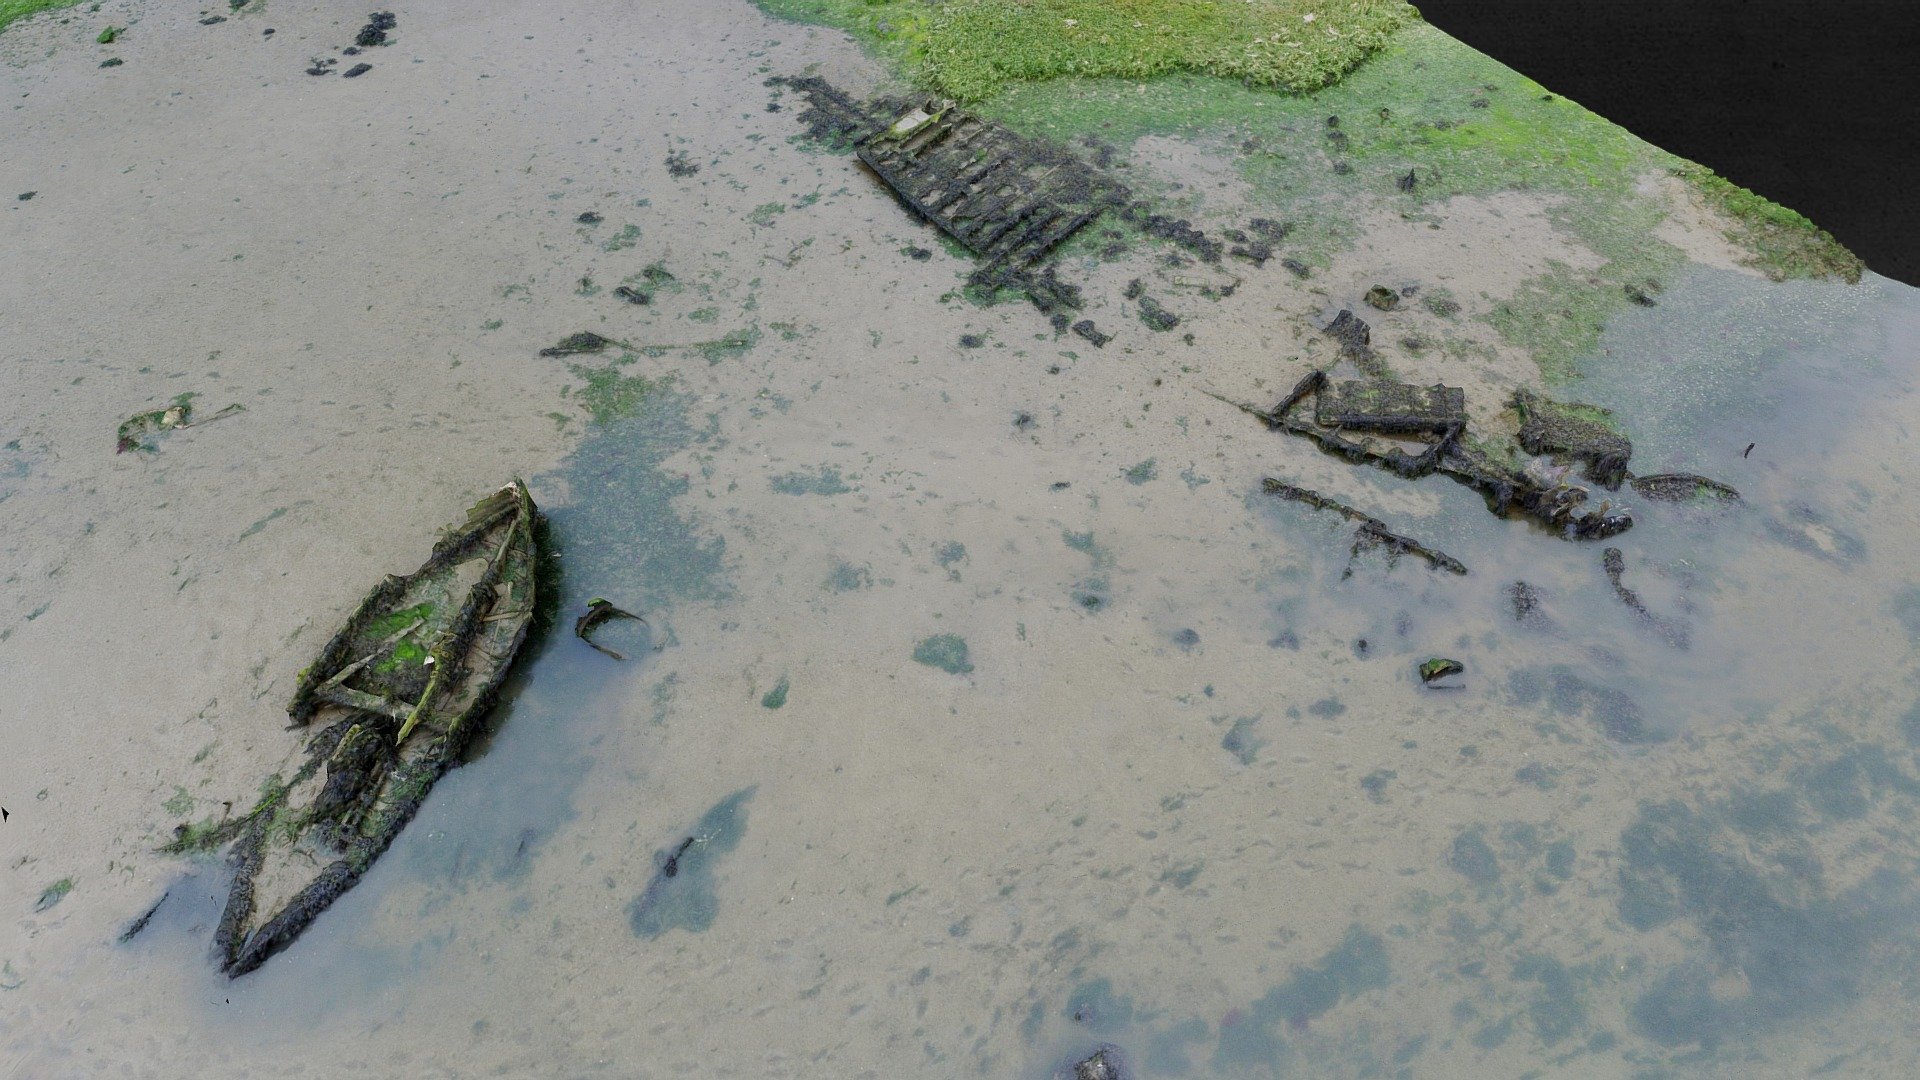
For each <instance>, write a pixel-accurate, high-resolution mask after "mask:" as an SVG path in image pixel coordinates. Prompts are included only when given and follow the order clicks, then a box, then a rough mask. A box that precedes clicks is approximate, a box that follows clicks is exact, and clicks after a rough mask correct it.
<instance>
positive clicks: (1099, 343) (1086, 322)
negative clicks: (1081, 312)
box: [1073, 319, 1113, 349]
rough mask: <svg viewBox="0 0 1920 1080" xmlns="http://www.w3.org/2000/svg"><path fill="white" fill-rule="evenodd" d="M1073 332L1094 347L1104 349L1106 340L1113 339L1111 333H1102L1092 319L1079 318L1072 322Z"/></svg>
mask: <svg viewBox="0 0 1920 1080" xmlns="http://www.w3.org/2000/svg"><path fill="white" fill-rule="evenodd" d="M1073 332H1074V333H1076V334H1079V335H1080V336H1081V337H1083V338H1086V339H1087V340H1088V341H1090V342H1092V343H1093V347H1094V348H1096V349H1104V348H1106V347H1107V342H1109V341H1112V340H1113V335H1112V334H1103V333H1101V332H1100V331H1099V329H1098V328H1096V327H1095V326H1094V325H1093V320H1092V319H1081V320H1080V321H1079V322H1077V323H1074V324H1073Z"/></svg>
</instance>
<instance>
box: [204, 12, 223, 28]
mask: <svg viewBox="0 0 1920 1080" xmlns="http://www.w3.org/2000/svg"><path fill="white" fill-rule="evenodd" d="M226 21H227V17H226V16H225V15H209V16H207V17H206V18H204V19H201V20H200V25H201V26H218V25H220V24H221V23H223V22H226Z"/></svg>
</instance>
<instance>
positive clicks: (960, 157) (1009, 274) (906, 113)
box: [768, 76, 1287, 329]
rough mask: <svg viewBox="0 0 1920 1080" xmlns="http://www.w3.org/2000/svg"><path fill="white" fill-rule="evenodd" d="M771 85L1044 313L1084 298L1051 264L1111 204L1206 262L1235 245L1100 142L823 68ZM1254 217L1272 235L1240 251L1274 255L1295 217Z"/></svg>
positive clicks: (1151, 315) (985, 275)
mask: <svg viewBox="0 0 1920 1080" xmlns="http://www.w3.org/2000/svg"><path fill="white" fill-rule="evenodd" d="M768 85H770V86H779V87H785V88H789V89H792V90H795V91H798V92H799V93H801V94H802V95H804V96H805V98H806V99H807V102H808V106H807V108H806V109H805V110H804V111H802V112H801V113H800V114H799V118H800V121H801V122H802V123H803V124H805V125H806V126H807V132H808V134H809V136H811V137H812V138H815V139H818V140H821V141H823V142H825V143H827V144H828V145H830V146H835V147H838V148H844V149H847V150H851V151H853V153H854V154H855V155H856V156H858V157H859V159H860V160H861V161H862V162H864V163H865V164H866V165H867V167H868V168H870V169H872V170H873V172H874V173H875V174H876V175H877V176H878V177H879V178H880V179H881V180H882V181H883V182H884V183H885V184H886V185H887V186H888V188H890V189H891V190H892V191H893V194H894V195H895V196H896V197H897V198H898V199H899V200H900V201H901V202H902V203H903V204H905V205H906V207H907V208H908V209H909V210H911V211H912V212H913V213H914V214H915V215H917V216H919V217H920V218H922V219H924V220H926V221H929V222H931V223H932V224H933V225H934V226H935V227H936V228H938V229H939V230H940V231H941V232H943V233H945V234H947V236H949V237H951V238H952V239H953V240H955V241H957V242H958V243H959V244H960V245H961V246H963V247H965V248H966V249H967V250H968V251H970V252H972V253H973V254H974V255H975V256H977V257H978V258H979V259H980V260H981V263H982V265H981V266H980V268H979V269H978V270H976V271H975V272H974V273H973V275H972V276H971V277H970V279H969V284H971V285H973V286H976V287H981V288H991V289H995V290H1009V291H1016V292H1024V293H1025V294H1026V295H1027V297H1028V298H1029V299H1031V300H1032V301H1033V303H1034V305H1035V306H1036V307H1038V308H1039V309H1040V311H1041V312H1042V313H1043V314H1047V315H1056V314H1058V313H1060V312H1063V311H1069V310H1079V308H1080V306H1081V298H1080V290H1079V289H1078V288H1077V287H1074V286H1070V285H1068V284H1066V283H1064V282H1062V281H1060V279H1059V277H1058V274H1057V271H1056V269H1055V267H1054V266H1052V265H1051V264H1048V265H1046V266H1045V267H1044V268H1042V264H1043V263H1045V262H1046V260H1047V258H1048V257H1049V256H1050V255H1051V254H1052V253H1053V251H1054V250H1055V249H1056V248H1058V247H1059V246H1060V245H1061V244H1062V243H1064V242H1065V241H1066V240H1067V239H1069V238H1070V237H1072V236H1074V235H1075V234H1076V233H1078V232H1080V230H1082V229H1084V228H1086V227H1087V226H1088V225H1090V224H1092V223H1093V222H1094V221H1095V220H1097V219H1099V218H1100V217H1101V216H1102V215H1105V214H1108V213H1112V214H1113V215H1115V216H1116V217H1118V218H1119V219H1121V220H1122V221H1125V222H1127V223H1128V224H1130V225H1132V226H1133V227H1134V228H1136V229H1138V230H1140V231H1141V232H1144V233H1146V234H1147V235H1149V236H1153V237H1156V238H1158V239H1161V240H1164V241H1166V242H1168V243H1171V244H1174V245H1175V246H1177V247H1180V248H1183V249H1185V250H1186V251H1188V252H1191V253H1192V254H1193V255H1194V256H1195V257H1197V258H1199V259H1200V260H1201V261H1202V262H1207V263H1218V262H1219V261H1220V259H1221V255H1222V253H1223V251H1224V247H1223V245H1222V244H1221V242H1220V241H1218V240H1215V239H1213V238H1212V237H1209V236H1207V235H1206V234H1205V233H1203V232H1201V231H1200V230H1199V229H1196V228H1194V227H1193V225H1192V224H1191V223H1190V222H1187V221H1184V220H1179V219H1176V218H1172V217H1168V216H1166V215H1163V214H1157V213H1154V211H1153V207H1152V206H1151V205H1150V204H1149V203H1146V202H1143V201H1139V200H1135V199H1133V198H1132V194H1131V192H1130V191H1129V190H1128V188H1127V187H1126V185H1124V184H1122V183H1121V182H1120V181H1119V180H1117V179H1115V178H1114V177H1113V176H1111V175H1110V174H1108V173H1107V172H1106V171H1105V166H1106V164H1107V163H1108V162H1109V161H1110V160H1111V149H1110V148H1106V147H1103V146H1099V145H1096V146H1095V147H1094V148H1095V151H1096V154H1097V158H1096V162H1095V163H1090V162H1088V161H1085V160H1083V159H1082V158H1080V157H1078V156H1076V155H1075V154H1074V153H1072V152H1071V151H1069V150H1067V149H1066V148H1065V147H1062V146H1058V145H1055V144H1053V143H1050V142H1047V141H1046V140H1043V139H1036V138H1029V137H1027V136H1024V135H1021V134H1019V133H1018V132H1015V131H1013V130H1012V129H1010V128H1007V127H1005V126H1003V125H1001V124H999V123H997V122H995V121H991V120H986V119H983V118H981V117H978V116H975V115H973V114H971V113H968V112H966V111H964V110H962V109H960V108H959V107H957V106H955V105H954V104H953V103H952V102H948V101H938V100H932V101H930V100H917V101H907V100H901V99H897V98H884V97H883V98H876V99H874V100H873V101H870V102H860V101H856V100H855V99H853V98H852V97H850V96H848V95H847V94H846V93H845V92H843V91H841V90H839V89H837V88H836V87H834V86H833V85H831V84H830V83H828V82H826V81H825V80H823V79H820V78H817V77H813V76H806V77H796V78H781V77H776V78H773V79H769V80H768ZM1253 228H1254V231H1255V232H1256V233H1258V234H1259V237H1260V239H1254V238H1252V237H1248V236H1246V234H1244V233H1242V234H1241V237H1242V246H1241V247H1239V248H1236V249H1235V254H1238V255H1241V256H1243V257H1245V258H1248V259H1250V260H1252V261H1254V262H1256V263H1261V264H1264V263H1265V262H1266V261H1267V260H1268V259H1269V258H1271V257H1272V256H1273V250H1272V247H1271V245H1272V243H1274V242H1277V241H1278V240H1279V239H1280V238H1281V237H1282V236H1285V235H1286V232H1287V226H1286V225H1283V224H1280V223H1278V222H1273V221H1268V220H1266V219H1259V220H1257V221H1256V222H1255V223H1254V225H1253ZM1112 235H1113V236H1115V237H1116V238H1117V237H1118V236H1119V235H1120V234H1118V233H1114V234H1112ZM1168 258H1169V259H1172V260H1176V261H1180V260H1181V259H1182V257H1178V256H1174V255H1169V256H1168ZM1130 299H1131V298H1130ZM1142 315H1143V317H1144V318H1147V319H1148V320H1150V321H1149V325H1150V326H1153V325H1155V323H1156V322H1160V323H1166V327H1167V328H1171V326H1172V325H1173V324H1172V323H1168V322H1166V320H1167V319H1171V318H1173V316H1171V315H1170V314H1168V313H1165V312H1164V309H1161V310H1160V311H1159V312H1157V313H1156V312H1150V311H1148V310H1147V309H1143V311H1142ZM1163 315H1164V316H1165V317H1164V318H1162V316H1163ZM1155 328H1156V329H1159V328H1160V327H1159V326H1155Z"/></svg>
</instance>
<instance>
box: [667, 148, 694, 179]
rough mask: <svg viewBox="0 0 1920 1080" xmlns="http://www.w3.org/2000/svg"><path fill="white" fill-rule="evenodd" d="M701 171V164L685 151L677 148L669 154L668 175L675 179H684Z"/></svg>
mask: <svg viewBox="0 0 1920 1080" xmlns="http://www.w3.org/2000/svg"><path fill="white" fill-rule="evenodd" d="M699 171H700V166H698V165H695V164H694V163H693V159H692V158H690V157H688V156H687V155H686V152H685V151H681V150H675V151H672V152H670V153H669V154H667V175H668V176H671V177H673V178H674V179H675V180H684V179H686V178H687V177H689V176H692V175H693V174H695V173H697V172H699Z"/></svg>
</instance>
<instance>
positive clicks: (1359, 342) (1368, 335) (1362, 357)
mask: <svg viewBox="0 0 1920 1080" xmlns="http://www.w3.org/2000/svg"><path fill="white" fill-rule="evenodd" d="M1321 332H1322V333H1324V334H1326V335H1327V336H1328V337H1330V338H1332V339H1333V340H1335V341H1337V342H1339V343H1340V352H1341V355H1343V356H1345V357H1347V358H1348V359H1350V360H1352V361H1354V362H1356V363H1365V362H1367V361H1369V360H1372V359H1373V329H1372V328H1371V327H1369V326H1368V325H1367V321H1366V320H1365V319H1362V318H1360V317H1359V316H1357V315H1355V314H1354V313H1353V312H1351V311H1348V310H1347V309H1346V308H1341V309H1340V314H1338V315H1335V316H1334V317H1333V321H1332V322H1330V323H1328V324H1327V325H1326V327H1325V329H1324V330H1322V331H1321Z"/></svg>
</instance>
